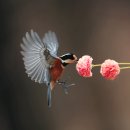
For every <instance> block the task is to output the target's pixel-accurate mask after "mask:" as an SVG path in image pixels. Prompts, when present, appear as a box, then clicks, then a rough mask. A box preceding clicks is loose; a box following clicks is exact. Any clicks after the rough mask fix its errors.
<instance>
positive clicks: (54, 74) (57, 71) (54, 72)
mask: <svg viewBox="0 0 130 130" xmlns="http://www.w3.org/2000/svg"><path fill="white" fill-rule="evenodd" d="M62 72H63V68H62V67H61V61H60V60H59V59H57V60H56V61H55V62H54V65H53V66H52V68H51V69H50V74H51V80H53V81H57V80H58V79H59V78H60V76H61V74H62Z"/></svg>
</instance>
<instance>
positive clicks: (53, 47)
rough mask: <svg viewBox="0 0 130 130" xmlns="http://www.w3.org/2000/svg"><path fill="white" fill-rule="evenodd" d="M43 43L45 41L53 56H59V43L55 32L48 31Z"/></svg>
mask: <svg viewBox="0 0 130 130" xmlns="http://www.w3.org/2000/svg"><path fill="white" fill-rule="evenodd" d="M43 43H45V45H46V46H47V49H48V50H49V52H50V54H51V55H52V56H53V57H57V51H58V48H59V44H58V40H57V37H56V34H55V32H51V31H48V32H47V33H45V36H44V37H43Z"/></svg>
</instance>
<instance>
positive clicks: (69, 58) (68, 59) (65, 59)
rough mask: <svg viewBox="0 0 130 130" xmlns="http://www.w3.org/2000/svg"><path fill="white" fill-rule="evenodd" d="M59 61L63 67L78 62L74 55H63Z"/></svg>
mask: <svg viewBox="0 0 130 130" xmlns="http://www.w3.org/2000/svg"><path fill="white" fill-rule="evenodd" d="M60 59H61V61H62V65H63V66H66V65H68V64H72V63H75V62H77V60H78V58H77V57H76V55H74V54H72V53H67V54H64V55H62V56H60Z"/></svg>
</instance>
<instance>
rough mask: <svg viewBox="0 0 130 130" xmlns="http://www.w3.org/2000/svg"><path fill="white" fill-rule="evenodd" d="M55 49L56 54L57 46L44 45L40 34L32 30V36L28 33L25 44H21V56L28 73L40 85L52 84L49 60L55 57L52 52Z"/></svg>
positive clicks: (24, 39)
mask: <svg viewBox="0 0 130 130" xmlns="http://www.w3.org/2000/svg"><path fill="white" fill-rule="evenodd" d="M49 35H50V33H49ZM53 35H54V34H53ZM53 35H52V36H50V38H51V37H52V39H53V40H54V36H53ZM54 43H55V40H54ZM47 46H49V47H47ZM53 47H54V48H55V49H54V50H55V51H54V52H55V54H56V51H57V49H56V48H57V45H53V43H52V44H49V45H47V44H45V43H43V42H42V40H41V39H40V37H39V36H38V34H37V33H36V32H34V31H33V30H31V33H30V34H29V33H28V32H27V33H26V36H25V37H23V43H22V44H21V48H22V51H21V54H22V55H23V60H24V65H25V69H26V73H27V74H28V76H29V77H31V79H32V80H34V81H35V82H38V83H43V82H44V83H46V84H48V83H49V82H50V75H49V67H50V64H49V63H48V61H47V58H48V57H51V58H52V57H53V56H51V52H50V51H51V50H52V49H53ZM48 50H49V51H48ZM46 52H47V53H46ZM45 53H46V54H47V55H46V54H45Z"/></svg>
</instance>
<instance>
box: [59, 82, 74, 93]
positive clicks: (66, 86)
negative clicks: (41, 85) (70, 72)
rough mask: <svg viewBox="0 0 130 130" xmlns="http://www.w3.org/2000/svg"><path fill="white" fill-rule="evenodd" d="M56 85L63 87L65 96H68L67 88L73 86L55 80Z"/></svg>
mask: <svg viewBox="0 0 130 130" xmlns="http://www.w3.org/2000/svg"><path fill="white" fill-rule="evenodd" d="M57 83H58V84H59V85H61V86H62V87H63V89H64V92H65V94H68V88H69V87H71V86H74V85H75V84H69V85H67V84H66V81H59V80H57Z"/></svg>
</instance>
